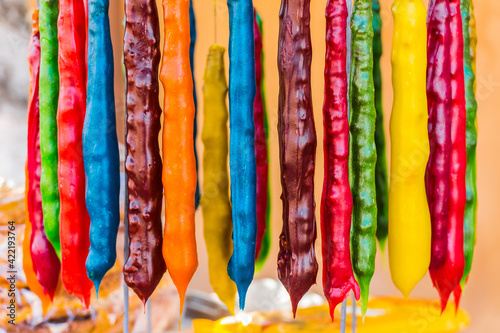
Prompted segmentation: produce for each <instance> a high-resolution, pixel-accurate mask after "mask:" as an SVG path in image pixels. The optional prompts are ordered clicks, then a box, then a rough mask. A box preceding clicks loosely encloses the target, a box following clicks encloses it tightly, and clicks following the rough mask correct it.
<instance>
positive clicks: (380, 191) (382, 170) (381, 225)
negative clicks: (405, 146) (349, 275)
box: [372, 0, 389, 251]
mask: <svg viewBox="0 0 500 333" xmlns="http://www.w3.org/2000/svg"><path fill="white" fill-rule="evenodd" d="M372 11H373V20H372V25H373V83H374V86H375V109H376V110H377V118H376V120H375V147H376V149H377V164H375V189H376V193H377V240H378V244H379V246H380V249H381V250H382V251H384V250H385V244H386V242H387V235H388V230H389V229H388V228H389V181H388V176H387V158H386V147H385V130H384V110H383V107H382V73H381V70H380V57H381V56H382V24H383V22H382V17H381V16H380V2H379V0H372Z"/></svg>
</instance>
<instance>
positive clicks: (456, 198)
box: [429, 0, 467, 310]
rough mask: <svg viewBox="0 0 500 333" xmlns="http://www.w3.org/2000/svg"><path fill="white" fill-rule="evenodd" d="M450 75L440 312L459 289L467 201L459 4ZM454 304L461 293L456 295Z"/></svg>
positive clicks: (455, 0)
mask: <svg viewBox="0 0 500 333" xmlns="http://www.w3.org/2000/svg"><path fill="white" fill-rule="evenodd" d="M450 31H451V43H450V60H451V66H450V69H451V70H450V74H451V114H450V117H451V154H450V159H451V167H450V175H449V182H450V198H449V201H448V205H449V210H448V228H447V238H448V242H447V249H448V251H447V255H446V260H445V262H444V264H443V266H441V267H440V268H438V269H430V270H429V272H430V275H431V279H432V282H433V284H434V286H435V287H436V289H437V290H438V292H439V296H440V297H441V310H444V309H445V308H446V303H447V302H448V298H449V296H450V293H451V292H452V291H453V290H454V289H455V288H456V287H457V286H459V283H460V280H461V279H462V276H463V273H464V266H465V260H464V240H463V236H464V210H465V201H466V188H465V171H466V167H467V154H466V148H465V146H466V140H465V131H466V109H465V84H464V57H463V53H464V40H463V33H462V16H461V14H460V0H450ZM455 301H456V304H457V306H458V303H459V301H460V293H458V294H457V295H456V299H455Z"/></svg>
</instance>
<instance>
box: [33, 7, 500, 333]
mask: <svg viewBox="0 0 500 333" xmlns="http://www.w3.org/2000/svg"><path fill="white" fill-rule="evenodd" d="M29 1H30V2H31V3H32V4H33V3H34V2H35V1H33V0H29ZM110 2H111V8H110V17H111V24H112V37H113V43H114V45H113V49H114V52H115V56H114V58H115V91H116V98H117V104H116V105H117V119H118V120H119V131H121V133H119V135H120V138H122V140H121V141H123V130H121V129H123V128H124V125H123V124H124V114H125V108H124V91H123V87H124V76H123V71H122V63H123V61H122V45H123V44H122V37H123V27H122V23H123V0H120V1H115V0H112V1H110ZM157 2H158V8H159V10H160V11H161V10H162V9H161V1H159V0H158V1H157ZM380 2H381V7H382V9H381V15H382V20H383V26H382V29H383V30H382V34H383V43H384V54H383V56H382V60H381V61H382V65H381V66H382V75H383V91H384V95H383V99H384V111H385V125H386V136H387V144H388V146H389V147H388V148H389V149H390V138H389V136H388V133H389V132H388V129H389V127H388V126H389V116H390V111H391V107H392V87H391V66H390V49H391V40H392V28H393V21H392V14H391V11H390V6H391V5H392V1H390V0H381V1H380ZM215 3H216V9H217V15H214V14H213V12H214V1H213V0H194V8H195V12H196V19H197V31H198V38H197V43H196V53H195V57H196V58H195V77H196V83H197V86H196V88H197V93H198V96H199V98H198V101H199V118H198V124H199V125H200V126H199V128H200V130H201V124H202V114H203V112H202V110H203V99H202V98H201V96H202V83H203V71H204V67H205V59H206V55H207V51H208V47H209V46H210V45H211V44H212V43H214V42H215V41H216V42H217V43H220V44H222V45H224V46H226V47H227V41H228V34H229V27H228V13H227V7H226V1H225V0H215ZM474 3H475V7H476V10H475V12H476V19H477V32H478V40H479V43H478V57H477V72H478V75H477V83H478V90H477V99H478V104H479V110H478V123H479V141H478V147H477V164H478V172H477V174H478V191H479V212H478V234H477V246H476V253H475V258H474V259H475V260H474V264H473V268H472V273H471V275H470V279H469V283H468V285H467V287H466V289H465V292H464V294H463V297H462V306H463V307H464V308H465V309H466V310H467V311H468V312H469V313H470V314H471V317H472V324H471V326H470V327H469V328H468V329H467V332H493V328H498V326H499V324H498V323H497V322H496V318H497V317H498V314H500V300H499V298H500V282H499V279H498V277H500V260H499V259H498V255H499V253H500V236H499V235H500V223H497V219H498V211H499V209H498V208H499V206H497V205H500V172H499V171H500V158H499V157H498V145H499V143H500V140H499V139H498V137H499V136H500V133H499V129H498V126H499V125H500V112H495V110H497V108H498V107H499V106H500V94H499V89H500V64H499V59H500V43H498V40H499V33H500V1H498V0H475V1H474ZM254 4H255V7H256V8H257V10H258V11H259V13H260V15H261V17H262V19H263V24H264V50H265V51H264V52H265V71H266V88H267V91H266V94H267V103H268V104H267V107H268V112H269V120H270V130H271V131H270V140H271V142H270V146H271V150H270V154H269V155H270V179H271V182H272V197H271V198H272V224H273V228H272V229H273V236H272V240H273V244H272V245H273V247H272V250H271V255H270V257H269V260H268V262H267V263H266V265H265V267H264V269H263V271H262V272H261V273H260V274H259V277H274V278H276V255H277V252H278V236H279V233H280V232H281V221H282V219H281V201H280V199H279V196H280V194H281V186H280V175H279V160H278V156H279V154H278V140H277V131H276V128H277V101H278V72H277V67H276V56H277V46H278V43H277V38H278V13H279V7H280V1H278V0H254ZM424 4H425V5H427V1H426V0H424ZM325 5H326V0H314V1H311V32H312V47H313V62H312V82H313V83H312V91H313V98H314V113H315V120H316V129H317V136H318V149H317V152H318V153H317V158H316V165H317V168H316V176H315V177H316V178H315V180H316V182H315V183H316V193H315V194H316V200H317V202H319V198H321V187H322V186H321V185H322V182H323V168H322V166H323V130H322V114H321V110H322V104H323V66H324V52H325V46H324V44H325V43H324V37H325V32H324V31H325V20H324V10H325ZM215 23H216V25H217V28H216V29H215ZM214 31H216V33H214ZM227 64H228V62H227V54H226V70H227V68H228V65H227ZM160 100H162V99H160ZM122 125H123V126H122ZM197 147H198V154H199V156H202V154H203V145H202V143H201V139H200V136H198V140H197ZM388 152H390V150H388ZM388 157H389V156H388ZM200 170H201V169H200ZM200 178H201V179H202V178H203V174H202V172H201V173H200ZM317 208H319V204H318V205H317ZM316 216H317V220H318V223H319V209H318V211H317V214H316ZM196 219H197V220H196V221H197V240H198V250H199V259H200V266H199V268H198V271H197V273H196V275H195V277H194V279H193V281H192V283H191V285H190V287H192V288H198V289H202V290H206V291H210V290H211V287H210V285H209V283H208V279H207V278H206V277H207V276H208V266H207V256H206V248H205V244H204V241H203V234H202V228H203V221H202V216H201V211H200V210H198V212H197V214H196ZM318 226H319V225H318ZM320 246H321V244H320V242H319V241H318V242H317V243H316V254H317V257H318V261H319V262H320V260H321V251H320V249H321V247H320ZM320 274H321V272H320V273H319V274H318V279H317V281H318V285H316V286H315V287H314V288H313V289H314V290H315V291H317V292H319V293H321V290H322V286H321V279H320V277H321V275H320ZM371 294H372V295H385V296H390V295H394V296H399V295H400V294H399V292H398V290H397V289H396V288H395V287H394V286H393V284H392V281H391V278H390V274H389V268H388V265H387V257H386V254H385V255H384V254H381V253H379V254H378V258H377V266H376V273H375V276H374V278H373V280H372V284H371ZM411 296H412V297H426V298H437V292H436V291H435V290H434V289H433V288H432V285H431V281H430V279H429V277H428V276H426V277H425V278H424V279H423V280H422V281H421V282H420V284H419V285H418V286H417V287H416V289H415V290H414V291H413V293H412V295H411Z"/></svg>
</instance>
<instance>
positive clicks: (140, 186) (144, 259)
mask: <svg viewBox="0 0 500 333" xmlns="http://www.w3.org/2000/svg"><path fill="white" fill-rule="evenodd" d="M123 40H124V47H123V49H124V50H123V53H124V64H125V74H126V75H125V77H126V79H127V98H126V101H127V118H126V139H125V141H126V145H127V153H126V158H125V172H126V176H127V182H126V186H127V194H128V197H127V199H126V213H127V221H128V237H129V251H128V258H125V260H126V261H125V265H124V266H123V275H124V279H125V283H127V285H128V286H129V287H130V288H132V289H133V290H134V292H135V293H136V294H137V296H139V298H140V299H141V300H142V302H143V303H144V304H146V301H147V300H148V298H149V297H150V296H151V294H152V293H153V291H154V290H155V289H156V286H157V285H158V283H159V282H160V280H161V278H162V276H163V274H164V273H165V271H166V265H165V260H164V259H163V255H162V245H163V242H162V241H163V235H162V234H163V232H162V223H161V209H162V199H163V187H162V184H161V172H162V162H161V157H160V146H159V141H158V135H159V133H160V129H161V122H160V117H161V108H160V101H159V95H158V92H159V83H158V66H159V63H160V56H161V54H160V49H159V47H160V25H159V20H158V11H157V8H156V2H155V1H154V0H126V1H125V35H124V38H123Z"/></svg>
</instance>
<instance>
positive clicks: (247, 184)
mask: <svg viewBox="0 0 500 333" xmlns="http://www.w3.org/2000/svg"><path fill="white" fill-rule="evenodd" d="M227 6H228V9H229V32H230V33H229V129H230V135H229V172H230V177H231V203H232V218H233V254H232V256H231V259H230V260H229V265H228V274H229V276H230V277H231V279H232V280H233V281H234V282H235V283H236V287H237V289H238V295H239V307H240V309H242V310H243V309H244V308H245V299H246V293H247V290H248V287H249V286H250V283H251V282H252V279H253V275H254V272H255V242H256V235H257V217H256V216H257V214H256V207H257V206H256V196H257V190H256V182H257V176H256V162H255V128H254V118H253V114H254V112H253V106H254V101H255V93H256V83H255V53H254V36H253V31H254V25H253V22H254V17H253V5H252V1H251V0H228V1H227Z"/></svg>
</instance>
